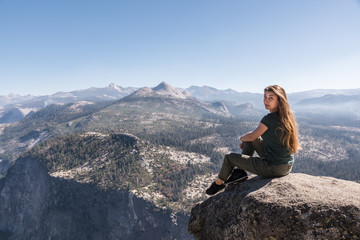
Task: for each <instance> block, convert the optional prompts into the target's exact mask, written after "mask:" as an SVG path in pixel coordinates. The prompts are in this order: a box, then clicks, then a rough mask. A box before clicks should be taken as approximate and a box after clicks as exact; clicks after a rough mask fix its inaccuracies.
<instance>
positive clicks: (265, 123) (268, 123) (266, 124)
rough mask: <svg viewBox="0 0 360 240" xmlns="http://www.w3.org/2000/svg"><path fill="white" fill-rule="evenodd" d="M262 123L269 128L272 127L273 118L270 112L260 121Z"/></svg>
mask: <svg viewBox="0 0 360 240" xmlns="http://www.w3.org/2000/svg"><path fill="white" fill-rule="evenodd" d="M260 122H261V123H262V124H264V125H265V126H266V127H267V128H269V127H270V125H271V119H270V114H268V115H266V116H264V117H263V118H262V119H261V121H260Z"/></svg>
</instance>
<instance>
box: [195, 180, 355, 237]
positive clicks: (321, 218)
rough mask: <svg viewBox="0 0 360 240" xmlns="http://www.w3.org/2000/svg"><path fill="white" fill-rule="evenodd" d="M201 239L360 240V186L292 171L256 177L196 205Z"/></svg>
mask: <svg viewBox="0 0 360 240" xmlns="http://www.w3.org/2000/svg"><path fill="white" fill-rule="evenodd" d="M188 231H189V233H192V234H193V235H194V236H195V238H196V239H206V240H211V239H221V240H225V239H228V240H229V239H246V240H251V239H273V240H275V239H291V240H296V239H306V240H312V239H313V240H315V239H316V240H321V239H347V240H348V239H360V184H358V183H355V182H351V181H345V180H340V179H335V178H331V177H316V176H310V175H306V174H300V173H292V174H290V175H288V176H285V177H282V178H274V179H263V178H260V177H252V178H250V179H249V180H248V181H245V182H243V183H239V184H237V185H232V186H229V187H227V188H226V189H225V191H224V192H222V193H219V194H217V195H215V196H214V197H211V198H209V199H207V200H206V201H204V202H202V203H200V204H198V205H196V206H195V207H194V208H193V209H192V212H191V217H190V222H189V226H188Z"/></svg>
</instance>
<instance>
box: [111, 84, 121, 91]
mask: <svg viewBox="0 0 360 240" xmlns="http://www.w3.org/2000/svg"><path fill="white" fill-rule="evenodd" d="M109 88H113V89H116V90H118V91H121V88H120V87H118V86H116V85H115V83H110V84H109Z"/></svg>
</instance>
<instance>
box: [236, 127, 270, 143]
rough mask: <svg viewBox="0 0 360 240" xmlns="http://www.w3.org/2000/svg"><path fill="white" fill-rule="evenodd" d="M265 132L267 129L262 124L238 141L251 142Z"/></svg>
mask: <svg viewBox="0 0 360 240" xmlns="http://www.w3.org/2000/svg"><path fill="white" fill-rule="evenodd" d="M266 130H268V127H267V126H265V125H264V124H263V123H260V124H259V126H258V127H257V128H256V129H255V130H254V131H252V132H250V133H248V134H245V135H244V136H242V137H240V140H241V141H242V142H252V141H254V140H255V139H257V138H258V137H260V136H261V135H263V134H264V132H266Z"/></svg>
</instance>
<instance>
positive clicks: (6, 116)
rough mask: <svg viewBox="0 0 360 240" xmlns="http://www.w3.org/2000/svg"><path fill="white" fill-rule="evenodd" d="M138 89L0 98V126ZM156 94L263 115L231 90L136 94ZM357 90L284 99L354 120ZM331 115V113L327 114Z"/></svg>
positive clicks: (253, 100)
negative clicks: (43, 111)
mask: <svg viewBox="0 0 360 240" xmlns="http://www.w3.org/2000/svg"><path fill="white" fill-rule="evenodd" d="M137 90H139V88H134V87H127V88H123V87H120V86H116V85H115V84H113V83H111V84H110V85H109V86H108V87H105V88H89V89H85V90H78V91H72V92H58V93H55V94H53V95H47V96H31V95H27V96H19V95H14V94H12V95H8V96H0V123H10V122H16V121H19V120H21V119H23V118H24V117H25V116H26V115H28V114H31V113H33V112H36V111H38V110H40V109H42V108H44V107H46V106H48V105H50V104H67V103H72V102H80V101H87V102H101V101H113V100H118V99H121V98H123V97H126V96H128V95H130V94H132V93H134V92H136V91H137ZM151 92H152V93H154V92H155V93H156V94H158V95H163V96H172V97H176V98H182V99H186V98H190V97H193V98H197V99H199V100H201V101H205V102H211V103H214V102H217V103H216V104H218V105H219V103H221V104H223V105H224V106H226V107H227V108H228V110H229V112H230V113H231V114H232V115H235V116H239V115H243V114H247V115H248V116H259V115H261V114H263V113H264V112H265V110H264V107H263V103H262V98H263V95H262V94H259V93H249V92H237V91H235V90H232V89H227V90H218V89H216V88H212V87H209V86H203V87H197V86H191V87H189V88H187V89H176V88H174V87H172V86H170V85H169V84H167V83H165V82H162V83H160V84H159V85H158V86H156V87H154V88H152V89H151V88H142V89H141V91H140V92H137V94H140V95H141V94H151ZM359 96H360V89H343V90H333V89H328V90H327V89H322V90H319V89H318V90H312V91H305V92H298V93H291V94H288V99H289V101H290V104H291V106H292V108H293V110H294V111H295V112H298V113H299V114H302V115H304V114H305V115H306V113H310V114H314V113H316V114H321V115H324V114H325V115H327V114H330V115H332V116H337V117H339V115H340V114H337V112H339V113H341V115H347V116H348V117H349V116H350V117H351V118H352V119H358V118H359V117H360V116H359V112H360V111H359V110H360V109H359V107H358V106H360V104H359V103H360V100H359ZM331 113H333V114H331Z"/></svg>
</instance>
